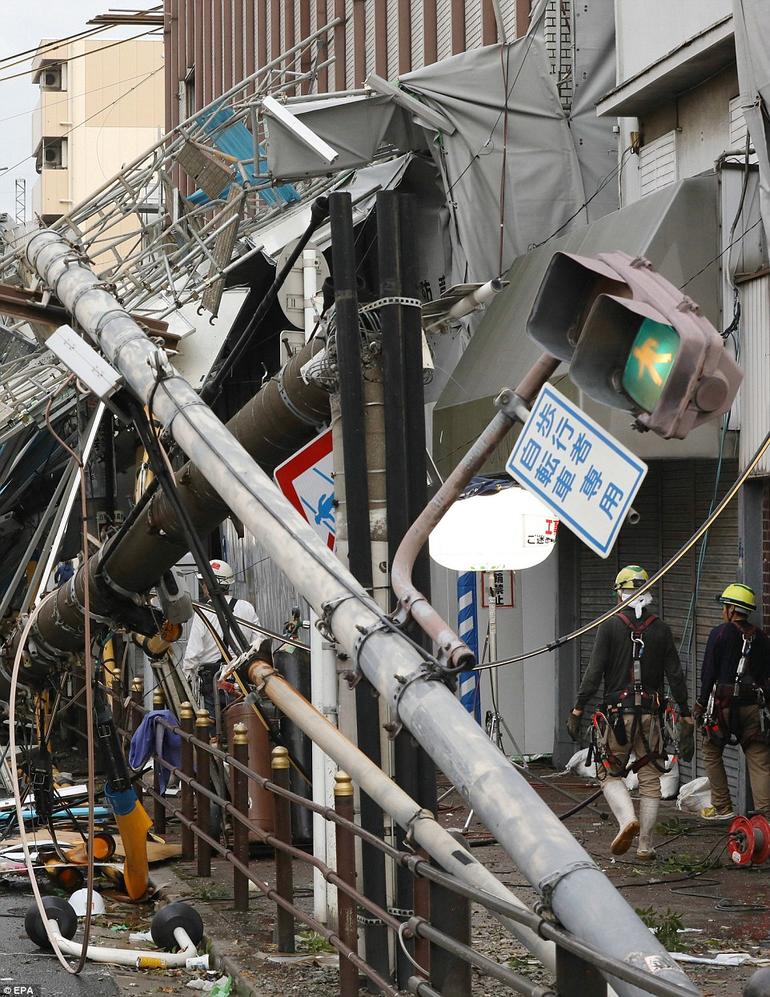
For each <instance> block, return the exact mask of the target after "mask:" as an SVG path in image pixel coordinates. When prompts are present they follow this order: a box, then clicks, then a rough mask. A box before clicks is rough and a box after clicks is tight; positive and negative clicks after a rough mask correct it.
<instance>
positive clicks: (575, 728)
mask: <svg viewBox="0 0 770 997" xmlns="http://www.w3.org/2000/svg"><path fill="white" fill-rule="evenodd" d="M580 719H581V718H580V717H576V716H575V714H574V713H572V712H571V711H570V714H569V716H568V717H567V733H568V734H569V736H570V737H571V738H572V740H573V741H575V742H576V743H578V744H579V743H580Z"/></svg>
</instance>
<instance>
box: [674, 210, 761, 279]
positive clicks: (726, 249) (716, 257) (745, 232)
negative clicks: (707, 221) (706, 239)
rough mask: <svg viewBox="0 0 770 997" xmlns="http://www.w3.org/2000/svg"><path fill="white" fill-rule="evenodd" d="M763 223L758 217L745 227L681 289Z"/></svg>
mask: <svg viewBox="0 0 770 997" xmlns="http://www.w3.org/2000/svg"><path fill="white" fill-rule="evenodd" d="M761 224H762V219H761V218H757V220H756V221H755V222H754V223H753V224H751V225H749V227H748V228H745V229H744V230H743V231H742V232H741V234H740V235H739V236H738V238H737V239H733V241H732V242H731V243H730V244H729V245H728V246H725V248H724V249H723V250H722V252H721V253H717V255H716V256H715V257H714V258H713V259H711V260H709V261H708V263H706V264H704V265H703V266H702V267H701V268H700V270H697V271H696V272H695V273H694V274H693V275H692V277H688V278H687V280H686V281H685V282H684V284H680V285H679V290H680V291H683V290H684V289H685V288H686V287H687V285H688V284H690V283H691V282H692V281H694V280H695V278H696V277H700V275H701V274H702V273H703V272H704V271H705V270H708V268H709V267H710V266H713V264H714V263H716V262H717V261H718V260H721V259H722V257H723V256H724V255H725V253H729V252H730V250H731V249H732V248H733V246H737V245H738V243H739V242H741V241H742V240H743V239H745V238H746V236H747V235H748V234H749V232H751V231H752V230H753V229H755V228H756V227H757V225H761Z"/></svg>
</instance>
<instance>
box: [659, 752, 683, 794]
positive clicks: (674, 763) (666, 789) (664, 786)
mask: <svg viewBox="0 0 770 997" xmlns="http://www.w3.org/2000/svg"><path fill="white" fill-rule="evenodd" d="M678 792H679V760H678V759H677V758H674V759H673V760H672V759H671V758H667V759H666V771H665V772H662V773H661V776H660V795H661V796H662V798H663V799H664V800H673V799H674V798H675V797H676V795H677V793H678Z"/></svg>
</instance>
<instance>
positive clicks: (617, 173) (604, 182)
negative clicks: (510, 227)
mask: <svg viewBox="0 0 770 997" xmlns="http://www.w3.org/2000/svg"><path fill="white" fill-rule="evenodd" d="M632 152H633V146H628V148H626V149H624V150H623V152H622V153H621V155H620V161H619V163H618V165H617V166H613V168H612V169H611V170H610V172H609V173H608V174H607V175H606V176H604V177H603V178H602V179H601V180H600V181H599V185H598V186H597V188H596V190H595V191H594V192H593V194H591V196H590V197H588V198H587V199H586V200H585V201H583V203H582V204H581V205H580V207H579V208H578V209H577V210H576V211H574V212H573V213H572V214H571V215H570V216H569V218H568V219H567V220H566V221H565V222H562V224H561V225H560V226H559V227H558V228H557V229H554V231H553V232H551V234H550V235H548V236H546V237H545V239H543V241H542V242H536V243H535V244H534V245H533V246H531V247H530V250H529V251H530V252H531V251H532V250H534V249H539V248H540V247H541V246H544V245H545V244H546V243H547V242H550V241H551V239H553V237H554V236H556V235H558V234H559V232H562V231H563V230H564V229H565V228H566V227H567V226H568V225H569V223H570V222H571V221H573V220H574V219H575V218H577V216H578V215H579V214H580V212H581V211H584V210H585V209H586V208H587V207H588V205H589V204H590V203H591V201H593V199H594V198H595V197H598V196H599V194H601V192H602V191H603V190H604V188H605V187H607V186H608V184H610V183H611V182H612V181H613V180H614V179H615V177H618V178H620V177H621V175H622V173H623V168H624V166H625V165H626V158H625V157H626V155H630V154H631V153H632Z"/></svg>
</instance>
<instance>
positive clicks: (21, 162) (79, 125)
mask: <svg viewBox="0 0 770 997" xmlns="http://www.w3.org/2000/svg"><path fill="white" fill-rule="evenodd" d="M126 40H127V41H128V40H129V39H126ZM162 69H163V66H158V68H157V69H153V70H152V72H151V73H148V74H147V75H146V76H145V77H144V79H142V80H140V81H139V82H138V83H135V84H134V86H132V87H131V88H130V89H128V90H126V91H125V92H124V93H121V94H120V95H119V96H118V97H116V98H115V100H113V101H110V103H109V104H105V106H104V107H100V108H99V110H98V111H94V112H93V114H89V115H88V117H87V118H83V120H82V121H78V123H77V124H75V125H73V126H72V127H71V128H68V129H67V131H66V132H62V133H61V135H59V136H57V138H66V137H67V136H68V135H71V134H72V133H73V132H74V131H77V129H78V128H82V127H83V125H86V124H88V122H89V121H91V119H92V118H95V117H97V116H98V115H100V114H103V113H104V112H105V111H109V110H110V108H112V107H114V106H115V104H117V103H118V101H120V100H123V98H124V97H128V96H129V94H132V93H133V92H134V90H138V89H139V87H141V86H144V84H145V83H146V82H147V80H149V79H150V77H152V76H155V74H156V73H159V72H161V70H162ZM0 82H2V80H0ZM32 157H33V153H29V155H27V156H24V158H23V159H20V160H19V161H18V162H17V163H14V164H13V165H12V166H9V167H8V169H6V170H3V173H2V176H3V177H6V176H8V175H9V174H10V173H13V172H14V171H15V170H18V169H19V167H20V166H23V165H24V164H25V163H26V162H27V160H28V159H32ZM28 235H29V233H27V232H22V233H21V235H19V236H17V237H16V238H15V239H9V240H6V242H5V245H6V246H7V247H10V246H13V245H14V244H15V243H16V242H20V241H21V240H23V239H26V238H27V237H28Z"/></svg>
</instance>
